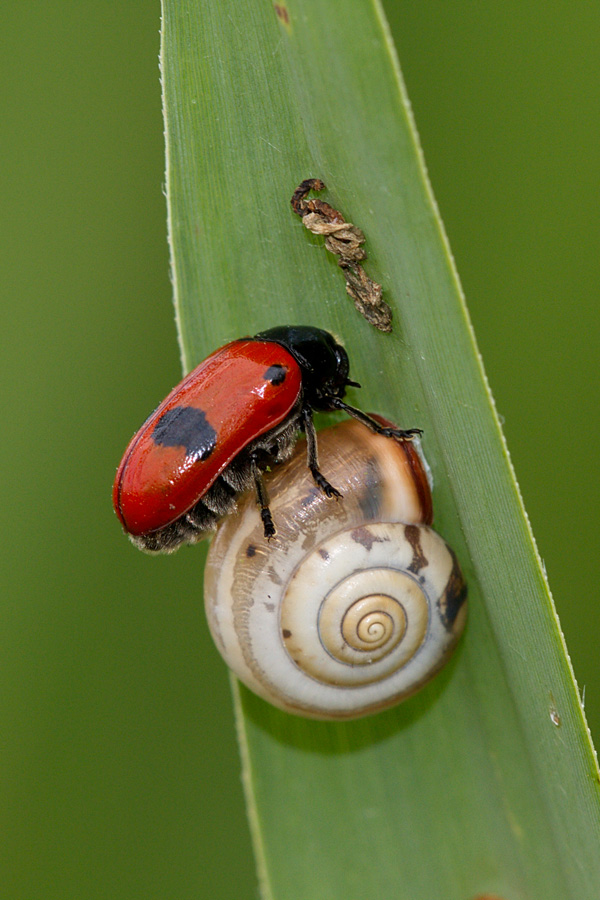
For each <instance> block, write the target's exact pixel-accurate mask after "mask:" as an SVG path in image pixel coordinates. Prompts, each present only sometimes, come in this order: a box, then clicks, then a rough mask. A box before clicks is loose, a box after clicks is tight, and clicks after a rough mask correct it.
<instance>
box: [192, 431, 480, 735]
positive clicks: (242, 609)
mask: <svg viewBox="0 0 600 900" xmlns="http://www.w3.org/2000/svg"><path fill="white" fill-rule="evenodd" d="M319 451H320V458H321V468H322V469H323V471H324V472H326V473H327V476H328V477H330V480H331V482H332V483H333V484H335V486H336V487H337V488H339V490H341V491H342V493H343V499H342V500H340V501H339V502H336V501H332V500H330V499H327V498H326V497H324V496H323V495H322V494H321V493H320V491H319V490H318V489H317V488H315V486H314V484H313V483H312V480H311V478H310V475H308V474H307V473H306V461H305V455H304V454H305V448H304V445H300V446H299V447H298V448H297V449H296V451H295V453H294V456H293V457H292V459H291V460H290V461H288V462H287V463H285V464H283V465H282V466H281V467H280V468H279V469H278V470H277V471H276V472H275V473H274V474H273V477H272V478H271V479H270V482H269V488H268V489H269V493H270V496H271V509H272V512H273V517H274V519H275V521H276V523H277V529H278V533H277V536H276V537H275V538H274V539H273V540H272V541H271V542H267V541H265V539H264V537H263V536H262V525H261V521H260V516H259V513H258V510H257V508H256V503H255V501H254V498H253V497H252V496H249V497H248V498H247V499H245V500H243V501H242V502H241V503H240V506H239V510H238V513H237V515H235V516H234V517H229V518H228V519H226V520H225V521H224V522H223V524H222V525H221V527H220V529H219V531H218V533H217V536H216V538H215V540H214V541H213V544H212V546H211V550H210V553H209V559H208V563H207V571H206V583H205V594H206V609H207V615H208V620H209V625H210V628H211V631H212V634H213V637H214V639H215V642H216V644H217V646H218V647H219V649H220V651H221V653H222V655H223V656H224V658H225V660H226V662H227V663H228V664H229V665H230V667H231V668H232V669H233V671H234V672H235V673H236V675H238V677H239V678H240V679H241V680H242V681H244V682H245V683H246V684H247V685H248V686H249V687H250V688H251V689H252V690H254V691H255V692H256V693H258V694H259V695H261V696H263V697H265V698H266V699H268V700H269V701H270V702H271V703H274V704H275V705H276V706H280V707H282V708H283V709H286V710H288V711H291V712H295V713H297V714H299V715H304V716H308V717H313V718H329V719H344V718H354V717H357V716H362V715H367V714H368V713H371V712H374V711H377V710H379V709H383V708H385V707H387V706H390V705H392V704H394V703H397V702H398V701H399V700H401V699H403V698H404V697H406V696H408V695H410V694H412V693H414V692H415V691H416V690H418V689H419V688H420V687H421V686H422V685H423V684H424V683H425V682H426V681H428V680H429V679H430V678H431V677H432V675H433V674H434V673H435V672H436V671H437V670H438V669H439V668H440V667H441V666H442V665H443V664H444V662H445V661H446V659H447V658H448V656H449V655H450V653H451V651H452V648H453V647H454V645H455V643H456V641H457V640H458V637H459V636H460V633H461V631H462V627H463V623H464V618H465V612H466V604H465V602H464V601H465V597H466V588H465V585H464V581H463V578H462V575H461V573H460V569H459V567H458V563H457V561H456V557H455V555H454V553H453V552H452V550H451V549H450V548H449V547H448V546H447V544H446V543H445V542H444V541H443V539H442V538H441V537H440V536H439V535H438V534H436V532H434V531H433V530H432V529H431V528H430V527H428V525H426V524H422V523H423V522H424V521H429V520H430V518H431V503H430V495H429V488H428V485H427V479H426V476H425V473H424V470H423V468H422V465H421V463H420V461H419V457H418V455H417V453H416V451H415V449H414V447H412V446H411V445H399V444H397V443H395V442H394V441H391V440H389V439H386V438H381V437H377V436H375V435H373V434H371V433H370V432H369V431H367V430H366V428H364V426H362V425H360V424H359V423H355V422H347V423H343V424H342V425H339V426H336V427H334V428H331V429H326V430H325V431H324V432H321V433H320V435H319Z"/></svg>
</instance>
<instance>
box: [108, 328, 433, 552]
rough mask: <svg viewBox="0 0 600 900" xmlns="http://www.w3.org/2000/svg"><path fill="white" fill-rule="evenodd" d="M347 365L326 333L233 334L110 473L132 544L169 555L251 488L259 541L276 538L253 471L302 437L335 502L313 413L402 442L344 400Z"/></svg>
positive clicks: (400, 434)
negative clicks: (342, 417) (346, 418)
mask: <svg viewBox="0 0 600 900" xmlns="http://www.w3.org/2000/svg"><path fill="white" fill-rule="evenodd" d="M348 373H349V362H348V355H347V353H346V351H345V350H344V348H343V347H342V346H341V345H340V344H338V343H337V341H336V340H335V339H334V338H333V336H332V335H331V334H329V333H328V332H327V331H322V330H321V329H320V328H312V327H309V326H305V325H295V326H294V325H291V326H288V325H284V326H280V327H278V328H271V329H269V330H268V331H262V332H261V333H260V334H257V335H256V336H255V337H253V338H241V339H240V340H237V341H232V342H231V343H230V344H226V345H225V346H224V347H221V349H220V350H216V351H215V352H214V353H213V354H212V355H211V356H209V357H208V359H205V360H204V362H202V363H200V365H199V366H197V367H196V368H195V369H194V370H193V371H192V372H190V374H189V375H187V376H186V377H185V378H184V379H183V381H182V382H181V383H180V384H178V385H177V387H175V388H173V390H172V391H171V393H170V394H169V395H168V397H167V398H166V399H165V400H164V401H163V402H162V403H161V404H160V406H159V407H158V409H156V410H155V411H154V412H153V413H152V415H151V416H150V417H149V418H148V419H147V420H146V422H145V423H144V424H143V425H142V427H141V428H140V430H139V431H138V432H137V434H135V435H134V437H133V438H132V440H131V441H130V443H129V446H128V447H127V449H126V451H125V454H124V456H123V459H122V461H121V465H120V466H119V468H118V470H117V476H116V478H115V483H114V488H113V502H114V506H115V510H116V512H117V515H118V517H119V519H120V520H121V523H122V525H123V528H124V529H125V531H126V532H127V533H128V535H129V536H130V538H131V539H132V541H133V542H134V543H135V544H136V545H137V546H138V547H140V548H141V549H142V550H147V551H149V552H161V551H162V552H171V551H173V550H176V549H177V547H178V546H179V545H180V544H182V543H195V542H196V541H199V540H201V539H202V538H204V537H206V536H207V534H208V533H209V532H210V531H212V530H213V529H214V527H215V525H216V523H217V521H218V520H219V519H220V518H221V517H222V516H224V515H225V514H226V513H228V512H230V511H231V509H232V508H233V507H234V506H235V498H236V494H238V493H239V492H240V491H243V490H247V489H248V488H249V487H251V486H252V484H254V485H255V487H256V494H257V498H258V503H259V505H260V508H261V516H262V520H263V525H264V533H265V537H267V538H270V537H272V536H273V535H274V534H275V526H274V524H273V520H272V518H271V513H270V510H269V501H268V497H267V493H266V490H265V487H264V484H263V480H262V474H261V473H262V472H263V471H264V470H265V469H267V468H268V467H269V466H271V465H273V464H275V463H278V462H281V461H282V460H284V459H286V458H287V457H288V456H289V455H290V453H291V452H292V448H293V446H294V444H295V442H296V438H297V433H298V431H299V430H302V431H304V432H305V434H306V443H307V455H308V467H309V469H310V471H311V473H312V476H313V478H314V480H315V483H316V484H317V485H318V487H319V488H320V489H321V490H322V491H323V492H324V493H325V494H326V495H327V496H328V497H339V496H340V494H339V491H336V489H335V488H334V487H332V485H330V484H329V482H328V481H327V479H326V478H325V477H324V476H323V475H322V474H321V472H320V471H319V463H318V459H317V437H316V432H315V427H314V424H313V420H312V414H313V410H314V409H317V410H334V409H342V410H345V411H346V412H347V413H349V414H350V415H351V416H354V418H356V419H358V420H359V421H360V422H363V423H364V424H365V425H366V426H367V427H368V428H370V429H371V430H372V431H375V432H377V433H378V434H384V435H386V436H389V437H393V438H396V439H399V440H410V439H411V438H412V437H414V436H415V435H417V434H420V430H419V429H417V428H413V429H410V430H409V431H402V430H400V429H396V428H393V427H388V426H384V425H382V424H380V423H379V422H376V421H375V420H374V419H372V418H370V417H369V416H367V415H365V413H363V412H361V411H360V410H358V409H355V408H354V407H352V406H348V404H347V403H344V401H343V399H342V397H343V396H344V393H345V390H346V387H347V386H348V385H354V386H355V387H360V385H358V384H357V383H356V382H354V381H350V379H349V378H348Z"/></svg>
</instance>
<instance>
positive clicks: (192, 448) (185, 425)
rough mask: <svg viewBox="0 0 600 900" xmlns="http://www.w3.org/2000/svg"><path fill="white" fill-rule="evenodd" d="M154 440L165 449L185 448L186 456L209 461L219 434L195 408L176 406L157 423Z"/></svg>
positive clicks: (201, 412) (153, 434)
mask: <svg viewBox="0 0 600 900" xmlns="http://www.w3.org/2000/svg"><path fill="white" fill-rule="evenodd" d="M152 438H153V440H154V442H155V443H156V444H160V445H161V446H163V447H185V453H186V456H192V457H193V458H194V459H195V460H198V459H208V457H209V456H210V454H211V453H212V452H213V450H214V449H215V447H216V445H217V432H216V431H215V430H214V428H213V427H212V425H211V424H210V423H209V422H207V420H206V415H205V413H204V412H203V411H202V410H201V409H197V408H196V407H195V406H174V407H173V409H168V410H167V411H166V413H165V414H164V415H163V416H162V417H161V419H160V421H159V422H158V423H157V425H156V427H155V429H154V431H153V432H152Z"/></svg>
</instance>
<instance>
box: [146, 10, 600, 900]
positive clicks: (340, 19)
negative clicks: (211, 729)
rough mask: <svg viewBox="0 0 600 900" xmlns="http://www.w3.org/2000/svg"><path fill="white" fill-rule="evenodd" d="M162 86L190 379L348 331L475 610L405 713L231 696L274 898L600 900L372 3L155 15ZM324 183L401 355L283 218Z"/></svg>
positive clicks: (357, 371) (362, 374) (594, 802)
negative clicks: (225, 347)
mask: <svg viewBox="0 0 600 900" xmlns="http://www.w3.org/2000/svg"><path fill="white" fill-rule="evenodd" d="M162 73H163V87H164V108H165V118H166V137H167V159H168V166H167V191H168V207H169V216H170V239H171V248H172V265H173V278H174V286H175V300H176V309H177V317H178V324H179V330H180V336H181V345H182V353H183V359H184V365H185V368H186V369H187V368H190V367H191V366H192V365H195V364H196V363H197V362H199V361H200V360H201V359H202V358H203V357H204V356H206V355H207V354H208V353H209V352H210V351H211V350H212V349H214V348H215V347H217V346H219V345H220V344H222V343H224V342H225V341H226V340H230V339H232V338H234V337H236V336H239V335H242V334H252V333H255V332H257V331H260V330H261V329H264V328H268V327H271V326H273V325H276V324H295V323H307V324H314V325H318V326H320V327H323V328H327V329H328V330H331V331H333V332H334V333H335V334H336V335H338V336H339V337H340V338H341V339H342V340H343V343H344V344H345V346H346V347H347V349H348V352H349V354H350V358H351V361H352V375H353V377H355V378H356V379H358V380H359V381H360V382H361V383H362V384H363V390H362V391H361V392H360V399H359V396H358V393H352V394H351V399H352V401H353V402H357V403H360V405H361V406H362V408H364V409H369V410H373V411H377V412H379V413H381V414H383V415H386V416H388V417H389V418H390V419H392V420H394V421H397V422H398V423H400V424H401V425H402V426H404V427H412V426H419V427H422V428H423V429H424V431H425V437H424V441H423V446H424V450H425V453H426V455H427V458H428V461H429V463H430V465H431V468H432V471H433V476H434V481H435V490H434V504H435V510H436V528H437V529H438V530H439V531H440V533H441V534H442V535H443V536H444V537H445V538H446V539H447V540H448V542H449V543H450V544H451V545H452V546H453V547H454V549H455V550H456V552H457V554H458V557H459V559H460V560H461V563H462V566H463V569H464V571H465V574H466V576H467V579H468V583H469V591H470V614H469V615H470V619H469V624H468V627H467V631H466V634H465V636H464V638H463V641H462V644H461V646H460V648H459V650H458V652H457V654H456V655H455V657H454V659H453V660H452V662H451V663H450V665H449V666H448V667H447V668H446V669H445V670H444V671H443V672H442V673H441V674H440V675H439V676H438V677H437V678H436V679H435V680H434V681H433V682H432V683H431V684H430V685H429V686H428V687H427V688H425V689H424V690H423V691H422V692H421V693H420V694H419V695H418V696H416V697H414V698H412V699H411V700H409V701H407V702H406V703H404V704H403V705H401V706H399V707H397V708H395V709H393V710H390V711H388V712H385V713H382V714H379V715H377V716H374V717H371V718H369V719H364V720H360V721H358V722H349V723H335V724H328V723H321V722H310V721H305V720H302V719H298V718H295V717H292V716H289V715H287V714H285V713H283V712H280V711H278V710H276V709H274V708H272V707H270V706H268V705H267V704H266V703H264V702H263V701H262V700H259V699H258V698H256V697H254V696H252V695H251V694H249V692H248V691H246V690H245V689H239V688H238V687H236V696H237V711H238V731H239V736H240V744H241V748H242V757H243V766H244V781H245V787H246V793H247V799H248V806H249V815H250V822H251V828H252V832H253V837H254V842H255V849H256V854H257V860H258V867H259V874H260V880H261V886H262V892H263V896H264V897H265V898H274V900H288V898H289V900H335V898H340V900H342V898H343V900H363V898H365V900H367V898H369V900H371V898H375V897H377V898H380V897H381V898H383V897H386V898H387V897H395V898H407V900H421V898H422V900H431V898H434V897H435V898H438V897H439V898H442V897H443V898H444V900H471V898H474V897H476V896H477V895H479V894H485V893H494V894H496V895H498V896H499V897H501V898H505V900H513V898H525V897H528V898H538V897H544V900H553V898H556V900H568V898H573V900H582V898H588V897H590V898H591V897H593V896H596V895H597V889H598V884H600V841H599V837H600V804H599V794H600V791H599V774H598V769H597V764H596V760H595V757H594V754H593V749H592V746H591V742H590V739H589V735H588V732H587V729H586V725H585V720H584V715H583V711H582V707H581V703H580V699H579V696H578V693H577V688H576V686H575V684H574V681H573V677H572V672H571V669H570V665H569V661H568V657H567V656H566V653H565V649H564V646H563V643H562V638H561V633H560V629H559V625H558V622H557V619H556V616H555V613H554V609H553V606H552V602H551V600H550V597H549V594H548V590H547V586H546V583H545V580H544V575H543V572H542V569H541V565H540V560H539V557H538V555H537V553H536V549H535V546H534V543H533V539H532V536H531V533H530V530H529V526H528V522H527V519H526V516H525V513H524V511H523V508H522V504H521V500H520V496H519V492H518V488H517V486H516V483H515V480H514V475H513V472H512V470H511V466H510V461H509V458H508V454H507V450H506V447H505V445H504V443H503V439H502V434H501V431H500V426H499V424H498V420H497V417H496V415H495V412H494V408H493V404H492V400H491V397H490V394H489V391H488V389H487V385H486V382H485V377H484V374H483V369H482V366H481V361H480V359H479V357H478V354H477V349H476V346H475V342H474V338H473V334H472V332H471V329H470V325H469V321H468V316H467V312H466V309H465V306H464V302H463V299H462V296H461V293H460V287H459V284H458V279H457V275H456V273H455V271H454V268H453V264H452V259H451V256H450V252H449V249H448V246H447V243H446V239H445V236H444V233H443V229H442V225H441V223H440V220H439V217H438V215H437V211H436V208H435V203H434V201H433V198H432V196H431V192H430V188H429V185H428V182H427V178H426V174H425V170H424V164H423V160H422V158H421V155H420V151H419V147H418V142H417V138H416V133H415V130H414V126H413V124H412V121H411V116H410V112H409V107H408V103H407V100H406V97H405V94H404V89H403V85H402V81H401V76H400V72H399V69H398V64H397V61H396V57H395V53H394V49H393V46H392V44H391V40H390V36H389V33H388V30H387V26H386V23H385V21H384V18H383V14H382V12H381V9H380V7H379V5H378V3H377V2H375V0H373V2H371V0H290V2H289V3H287V5H285V4H283V3H277V4H275V6H272V5H270V4H269V3H267V2H262V0H261V2H257V0H237V2H235V3H234V2H231V0H220V2H219V3H209V2H207V0H177V2H175V0H163V42H162ZM307 177H320V178H322V179H323V180H324V182H325V184H326V185H327V188H328V190H327V191H326V192H324V193H323V198H324V199H325V200H328V201H329V202H331V203H332V204H333V205H334V206H336V207H337V208H338V209H340V210H341V211H342V213H343V214H344V216H345V218H346V219H347V221H351V222H353V223H355V224H356V225H358V226H359V227H360V228H362V229H363V231H364V232H365V234H366V238H367V242H366V249H367V252H368V255H369V259H368V261H367V263H366V265H365V268H366V271H367V272H368V274H369V275H370V276H371V277H373V278H374V279H375V280H376V281H378V282H381V283H382V285H383V288H384V298H385V299H386V301H387V302H388V303H389V304H390V305H391V307H392V309H393V311H394V323H395V326H394V332H393V334H392V335H383V334H380V333H378V332H376V331H375V330H374V329H373V328H372V327H371V326H369V325H368V324H367V323H366V322H365V321H364V320H363V319H362V318H361V317H360V316H359V314H358V313H357V312H356V311H355V310H354V308H353V305H352V302H351V301H350V300H349V298H348V297H347V296H346V294H345V291H344V280H343V277H342V274H341V272H340V270H339V269H338V268H337V266H336V264H335V261H334V259H333V258H332V257H331V256H330V255H329V254H327V253H326V251H325V250H324V249H323V247H322V240H321V239H320V238H317V237H315V236H313V235H309V234H308V233H307V232H306V231H305V230H304V228H303V227H302V224H301V222H300V220H299V219H298V218H297V217H296V216H294V215H293V213H292V212H291V210H290V207H289V198H290V197H291V194H292V191H293V190H294V188H295V187H296V186H297V184H298V183H299V182H300V181H301V180H303V179H304V178H307Z"/></svg>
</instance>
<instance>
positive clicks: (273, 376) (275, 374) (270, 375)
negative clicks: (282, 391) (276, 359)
mask: <svg viewBox="0 0 600 900" xmlns="http://www.w3.org/2000/svg"><path fill="white" fill-rule="evenodd" d="M286 375H287V369H286V367H285V366H282V365H280V364H279V363H275V365H274V366H269V368H268V369H267V371H266V372H265V374H264V375H263V378H264V379H265V381H270V382H271V384H283V382H284V381H285V376H286Z"/></svg>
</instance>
